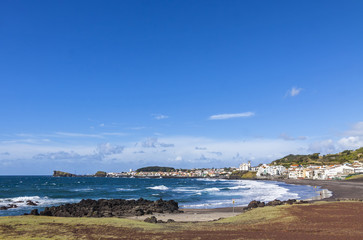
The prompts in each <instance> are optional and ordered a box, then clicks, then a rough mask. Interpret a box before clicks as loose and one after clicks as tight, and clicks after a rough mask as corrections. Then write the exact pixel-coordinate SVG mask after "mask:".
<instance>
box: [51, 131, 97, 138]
mask: <svg viewBox="0 0 363 240" xmlns="http://www.w3.org/2000/svg"><path fill="white" fill-rule="evenodd" d="M55 134H56V135H58V136H63V137H80V138H103V136H102V135H99V134H87V133H72V132H56V133H55Z"/></svg>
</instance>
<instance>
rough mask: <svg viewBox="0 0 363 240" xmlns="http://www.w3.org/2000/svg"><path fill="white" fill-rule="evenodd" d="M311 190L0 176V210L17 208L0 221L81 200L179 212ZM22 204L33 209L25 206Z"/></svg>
mask: <svg viewBox="0 0 363 240" xmlns="http://www.w3.org/2000/svg"><path fill="white" fill-rule="evenodd" d="M317 190H319V189H315V188H314V187H312V186H301V185H290V184H286V183H283V182H274V181H253V180H223V179H187V178H184V179H179V178H156V179H155V178H153V179H145V178H143V179H139V178H92V177H88V178H87V177H75V178H60V177H51V176H0V206H6V205H7V204H16V205H18V208H13V209H8V210H0V216H10V215H22V214H24V213H29V212H30V211H31V210H32V209H34V208H38V209H39V210H42V209H43V208H44V207H47V206H53V205H60V204H64V203H73V202H79V201H80V200H82V199H87V198H90V199H101V198H104V199H112V198H122V199H138V198H140V197H142V198H144V199H148V200H157V199H160V198H162V199H164V200H171V199H173V200H175V201H177V202H179V206H180V207H181V208H218V207H231V206H232V204H233V203H232V201H233V200H234V201H235V206H245V205H247V204H248V203H249V202H250V201H252V200H260V201H266V202H268V201H272V200H274V199H280V200H287V199H290V198H294V199H308V198H311V197H313V196H317V195H318V194H319V193H318V192H317ZM26 200H31V201H34V202H38V206H28V205H26Z"/></svg>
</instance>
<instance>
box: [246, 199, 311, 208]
mask: <svg viewBox="0 0 363 240" xmlns="http://www.w3.org/2000/svg"><path fill="white" fill-rule="evenodd" d="M303 203H308V201H304V200H300V201H298V200H296V199H289V200H286V201H280V200H278V199H275V200H273V201H271V202H268V203H265V202H260V201H256V200H253V201H251V202H250V203H249V204H248V206H247V207H245V208H244V210H249V209H252V208H258V207H265V206H278V205H284V204H289V205H292V204H303Z"/></svg>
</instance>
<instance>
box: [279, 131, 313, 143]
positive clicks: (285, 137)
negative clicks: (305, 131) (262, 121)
mask: <svg viewBox="0 0 363 240" xmlns="http://www.w3.org/2000/svg"><path fill="white" fill-rule="evenodd" d="M280 138H282V139H284V140H285V141H295V140H306V139H307V137H305V136H299V137H292V136H289V135H287V134H286V133H281V134H280Z"/></svg>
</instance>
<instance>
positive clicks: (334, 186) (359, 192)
mask: <svg viewBox="0 0 363 240" xmlns="http://www.w3.org/2000/svg"><path fill="white" fill-rule="evenodd" d="M281 181H283V182H285V183H288V184H296V185H310V186H319V187H321V188H322V189H327V190H329V191H330V192H331V193H332V196H329V197H328V198H325V199H324V200H326V201H336V200H363V181H344V180H342V181H335V180H334V181H320V180H305V179H284V180H281ZM316 200H321V199H316Z"/></svg>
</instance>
